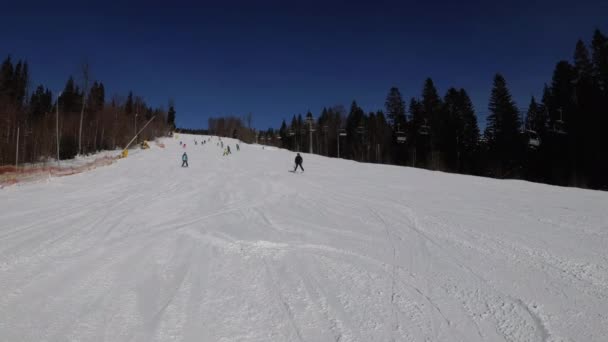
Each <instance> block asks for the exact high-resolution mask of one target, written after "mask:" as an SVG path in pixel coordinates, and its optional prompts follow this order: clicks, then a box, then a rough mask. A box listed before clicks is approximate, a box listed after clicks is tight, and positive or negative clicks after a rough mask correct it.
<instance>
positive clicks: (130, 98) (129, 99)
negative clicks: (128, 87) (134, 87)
mask: <svg viewBox="0 0 608 342" xmlns="http://www.w3.org/2000/svg"><path fill="white" fill-rule="evenodd" d="M125 113H126V114H127V115H130V114H133V92H131V91H130V92H129V96H127V103H125Z"/></svg>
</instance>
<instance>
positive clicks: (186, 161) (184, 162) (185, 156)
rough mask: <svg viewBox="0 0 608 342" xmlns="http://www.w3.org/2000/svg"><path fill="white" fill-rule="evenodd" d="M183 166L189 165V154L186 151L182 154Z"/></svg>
mask: <svg viewBox="0 0 608 342" xmlns="http://www.w3.org/2000/svg"><path fill="white" fill-rule="evenodd" d="M182 167H188V155H187V154H186V152H184V154H182Z"/></svg>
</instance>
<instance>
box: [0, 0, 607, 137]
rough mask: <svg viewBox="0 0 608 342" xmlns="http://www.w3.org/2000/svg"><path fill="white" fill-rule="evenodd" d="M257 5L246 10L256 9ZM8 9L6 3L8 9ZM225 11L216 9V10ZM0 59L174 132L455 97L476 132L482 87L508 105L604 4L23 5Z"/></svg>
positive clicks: (568, 53)
mask: <svg viewBox="0 0 608 342" xmlns="http://www.w3.org/2000/svg"><path fill="white" fill-rule="evenodd" d="M254 2H255V3H256V4H253V3H254ZM15 3H16V2H15ZM220 3H221V4H220ZM1 8H2V13H0V42H1V44H0V57H2V59H4V57H6V56H7V55H8V54H11V55H12V56H13V58H15V59H19V58H22V59H26V60H27V61H28V62H29V64H30V75H31V81H32V84H33V86H35V85H36V84H39V83H43V84H45V85H46V86H48V87H49V88H50V89H51V90H53V92H56V91H58V90H60V89H62V88H63V86H64V84H65V81H66V79H67V77H68V76H69V75H70V74H73V75H74V76H75V77H76V79H78V73H79V65H80V64H81V63H82V62H83V61H84V60H87V61H88V63H89V64H90V66H91V72H92V76H93V77H94V78H95V79H99V80H101V81H103V82H104V84H105V86H106V92H107V96H108V97H109V96H111V95H112V94H116V93H121V94H126V93H127V92H128V91H129V90H133V91H134V92H135V94H136V95H141V96H143V97H144V98H145V99H146V101H147V102H148V103H150V104H152V105H155V106H159V105H164V106H165V107H166V104H167V102H168V99H169V98H172V99H174V100H175V104H176V110H177V124H178V126H181V127H189V128H204V127H206V126H207V118H208V117H210V116H218V115H226V114H232V115H238V116H242V115H245V114H246V113H248V112H252V113H253V116H254V126H255V127H257V128H268V127H278V126H279V125H280V123H281V120H282V119H283V118H285V119H286V120H288V121H289V120H290V119H291V116H292V115H293V114H297V113H302V114H305V113H306V111H308V110H311V111H312V112H313V113H314V114H315V116H316V115H317V114H318V113H319V111H320V110H321V109H322V107H324V106H332V105H336V104H343V105H345V106H346V107H348V106H349V105H350V103H351V101H352V100H357V102H358V103H359V104H360V105H361V106H362V107H363V108H364V109H365V110H366V111H371V110H378V109H382V108H383V106H384V99H385V97H386V94H387V92H388V90H389V88H390V87H391V86H397V87H399V89H400V90H401V93H402V94H403V95H404V97H405V99H406V100H407V101H409V98H410V97H412V96H420V93H421V89H422V84H423V82H424V80H425V78H426V77H431V78H433V80H434V81H435V84H436V86H437V87H438V90H439V92H440V94H441V95H444V94H445V91H446V90H447V88H448V87H450V86H455V87H464V88H465V89H466V90H467V91H468V92H469V94H470V95H471V97H472V99H473V103H474V105H475V108H476V110H477V114H478V116H479V118H480V121H481V122H482V123H483V122H485V115H486V114H487V103H488V97H489V93H490V89H491V84H492V78H493V75H494V74H495V73H496V72H501V73H503V75H504V76H505V77H506V79H507V82H508V85H509V87H510V89H511V91H512V93H513V95H514V98H515V100H516V102H517V104H518V106H519V107H520V108H522V109H525V108H526V107H527V104H528V102H529V99H530V96H531V95H536V96H539V95H540V92H541V91H542V87H543V84H544V83H545V82H549V81H550V78H551V73H552V70H553V67H554V66H555V63H556V62H557V61H558V60H560V59H569V60H570V59H571V58H572V54H573V52H574V46H575V43H576V41H577V39H579V38H582V39H584V40H585V41H587V42H589V40H590V39H591V36H592V34H593V30H594V29H595V28H599V29H600V30H602V31H603V32H604V33H605V34H608V1H605V0H604V1H559V0H558V1H537V2H534V1H504V2H494V1H473V2H466V1H367V2H356V1H297V2H294V1H274V2H269V1H242V2H238V1H233V2H228V1H213V2H211V4H206V3H204V1H198V2H197V1H191V2H183V1H120V2H118V1H116V2H113V1H104V2H100V3H97V4H92V3H89V2H86V1H85V2H82V1H70V2H65V1H64V2H62V1H28V2H26V3H25V4H23V5H18V4H12V5H8V4H3V5H2V6H1Z"/></svg>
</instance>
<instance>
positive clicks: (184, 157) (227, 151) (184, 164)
mask: <svg viewBox="0 0 608 342" xmlns="http://www.w3.org/2000/svg"><path fill="white" fill-rule="evenodd" d="M209 141H211V138H209ZM204 143H205V141H204V140H203V141H202V142H201V145H203V144H204ZM179 144H180V145H181V146H183V147H184V148H186V144H185V143H182V142H181V141H180V142H179ZM194 144H195V145H197V141H196V140H195V141H194ZM220 144H221V147H222V148H223V147H224V142H223V141H221V138H220V142H218V144H217V145H218V146H219V145H220ZM236 150H237V151H240V150H241V148H240V147H239V144H236ZM228 154H232V152H231V151H230V146H229V145H226V149H224V156H226V155H228ZM303 161H304V160H303V159H302V156H301V155H300V153H297V155H296V158H295V160H294V162H295V167H294V168H293V172H294V173H295V172H296V171H297V170H298V166H299V167H300V169H301V170H302V172H304V167H303V166H302V163H303ZM182 167H188V154H187V153H186V152H185V151H184V154H182Z"/></svg>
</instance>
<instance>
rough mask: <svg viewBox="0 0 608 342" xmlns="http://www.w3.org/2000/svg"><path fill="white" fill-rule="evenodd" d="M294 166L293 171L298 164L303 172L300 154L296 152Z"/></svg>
mask: <svg viewBox="0 0 608 342" xmlns="http://www.w3.org/2000/svg"><path fill="white" fill-rule="evenodd" d="M295 162H296V167H294V168H293V172H296V170H297V169H298V166H299V167H300V169H302V172H304V168H303V167H302V156H301V155H300V154H299V153H298V155H297V156H296V160H295Z"/></svg>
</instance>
